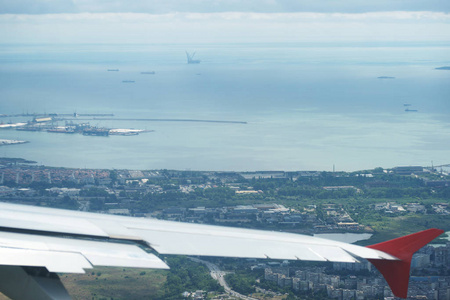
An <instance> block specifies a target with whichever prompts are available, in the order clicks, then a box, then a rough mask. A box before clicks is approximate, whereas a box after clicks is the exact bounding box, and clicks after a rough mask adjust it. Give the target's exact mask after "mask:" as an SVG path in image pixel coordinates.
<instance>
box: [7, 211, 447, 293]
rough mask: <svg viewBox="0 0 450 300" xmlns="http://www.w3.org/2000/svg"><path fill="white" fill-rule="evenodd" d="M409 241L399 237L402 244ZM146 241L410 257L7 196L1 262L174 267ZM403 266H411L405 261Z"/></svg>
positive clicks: (271, 252) (320, 256)
mask: <svg viewBox="0 0 450 300" xmlns="http://www.w3.org/2000/svg"><path fill="white" fill-rule="evenodd" d="M441 233H442V231H440V230H437V229H434V230H432V231H429V232H428V234H425V235H420V236H413V237H411V238H409V239H407V240H408V241H410V240H419V241H420V242H417V245H419V244H420V245H422V244H423V245H425V244H426V243H428V242H429V241H431V240H432V239H433V238H434V237H436V236H438V235H439V234H441ZM393 241H395V240H393ZM405 241H406V240H402V241H400V242H396V244H395V245H396V246H395V247H397V245H400V244H402V242H405ZM139 243H140V244H146V245H148V246H149V247H150V248H152V249H154V250H155V251H157V252H158V253H160V254H182V255H201V256H224V257H245V258H272V259H291V260H312V261H333V262H358V258H365V259H368V260H369V261H371V262H372V263H373V264H374V265H375V266H376V267H377V268H378V269H380V268H379V267H378V266H377V264H378V265H379V264H380V263H378V262H386V261H390V262H397V264H398V263H399V262H403V261H404V260H405V258H404V257H403V256H401V255H399V252H397V251H391V249H390V248H389V247H388V248H386V247H384V246H379V245H380V244H377V245H374V246H371V247H361V246H356V245H352V244H347V243H341V242H336V241H331V240H326V239H320V238H315V237H311V236H304V235H298V234H291V233H283V232H270V231H262V230H250V229H241V228H231V227H220V226H211V225H201V224H192V223H180V222H170V221H161V220H155V219H144V218H132V217H122V216H111V215H104V214H93V213H86V212H78V211H67V210H60V209H51V208H42V207H32V206H24V205H16V204H7V203H0V266H1V265H3V266H34V267H45V268H46V269H47V270H48V271H49V272H75V273H77V272H84V269H88V268H91V267H92V266H95V265H99V266H125V267H146V268H168V267H167V265H166V264H165V263H164V262H163V261H161V260H160V259H159V258H158V257H157V256H155V255H154V254H151V253H148V252H146V251H144V250H142V249H141V248H140V247H139V246H138V244H139ZM395 247H394V248H395ZM408 247H409V246H408ZM408 247H406V248H408ZM391 248H392V247H391ZM419 248H420V247H419ZM417 250H418V249H417ZM417 250H414V252H415V251H417ZM402 251H404V250H402ZM402 253H403V252H402ZM412 253H413V252H412ZM412 253H411V256H412ZM408 257H409V256H408ZM409 263H410V259H409ZM409 263H408V272H407V278H408V279H409ZM391 265H392V264H391ZM380 271H381V270H380ZM0 272H1V269H0ZM381 272H382V273H383V271H381ZM401 272H402V273H405V272H406V269H405V268H401ZM383 275H384V273H383ZM394 281H395V280H394ZM388 283H389V280H388ZM389 284H390V286H391V289H392V290H393V291H394V293H397V294H396V295H403V294H402V293H403V292H404V289H405V288H404V287H402V288H401V290H402V293H399V292H396V290H397V289H394V288H393V286H392V285H391V283H389ZM406 291H407V282H406ZM405 295H406V294H405ZM49 299H51V298H49Z"/></svg>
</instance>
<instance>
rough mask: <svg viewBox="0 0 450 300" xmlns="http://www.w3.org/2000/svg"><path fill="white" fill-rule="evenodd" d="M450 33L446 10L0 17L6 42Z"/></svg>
mask: <svg viewBox="0 0 450 300" xmlns="http://www.w3.org/2000/svg"><path fill="white" fill-rule="evenodd" d="M449 32H450V14H446V13H441V12H405V11H403V12H402V11H399V12H372V13H359V14H348V13H244V12H227V13H168V14H146V13H76V14H46V15H23V14H4V15H0V39H1V40H2V41H3V42H4V43H15V42H38V41H40V42H48V43H51V42H62V43H158V42H160V43H217V42H224V43H227V42H255V43H257V42H367V41H449V39H450V35H449Z"/></svg>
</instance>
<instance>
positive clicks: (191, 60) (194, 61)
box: [186, 51, 200, 64]
mask: <svg viewBox="0 0 450 300" xmlns="http://www.w3.org/2000/svg"><path fill="white" fill-rule="evenodd" d="M194 55H195V52H194V53H192V54H189V52H187V51H186V56H187V63H188V64H199V63H200V60H199V59H194Z"/></svg>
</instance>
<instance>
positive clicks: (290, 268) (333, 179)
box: [0, 158, 450, 300]
mask: <svg viewBox="0 0 450 300" xmlns="http://www.w3.org/2000/svg"><path fill="white" fill-rule="evenodd" d="M0 167H1V169H0V201H4V202H13V203H21V204H31V205H39V206H48V207H56V208H65V209H73V210H82V211H92V212H100V213H108V214H118V215H126V216H135V217H147V218H160V219H166V220H173V221H179V222H195V223H205V224H216V225H222V226H237V227H246V228H257V229H264V230H276V231H288V232H293V233H300V234H308V235H318V236H320V235H322V234H328V235H329V236H331V237H333V236H334V237H337V238H339V237H340V236H341V237H342V236H344V235H349V234H350V235H351V236H352V237H354V238H355V241H357V243H358V244H360V245H368V244H374V243H378V242H382V241H384V240H388V239H391V238H395V237H398V236H401V235H404V234H409V233H413V232H417V231H420V230H423V229H427V228H431V227H437V228H441V229H444V230H446V231H447V232H448V231H450V216H449V215H450V208H449V199H450V176H449V174H448V172H447V170H448V166H433V167H420V166H409V167H394V168H392V169H383V168H376V169H373V170H364V171H359V172H318V171H298V172H283V171H270V172H269V171H267V172H201V171H176V170H94V169H68V168H52V167H46V166H39V165H37V164H36V163H35V162H32V161H28V160H26V159H20V158H17V159H12V158H0ZM328 238H330V237H328ZM165 259H166V260H171V263H170V265H171V266H172V269H171V270H170V271H159V272H165V273H157V272H156V273H152V271H146V272H144V271H143V272H141V273H140V274H141V276H150V277H149V278H150V279H149V280H151V278H152V277H151V276H156V275H158V276H160V277H161V278H162V279H161V283H160V285H159V286H158V291H157V292H155V291H153V293H156V294H152V295H153V296H152V297H153V299H238V298H241V299H348V300H350V299H361V300H362V299H394V297H393V295H392V293H391V291H390V289H389V287H388V285H387V284H386V282H385V281H384V279H383V278H382V276H381V275H380V274H379V273H378V271H377V270H376V269H375V268H374V267H373V266H372V265H371V264H370V263H368V262H367V261H361V263H356V264H354V263H317V262H302V261H276V260H269V259H267V260H253V259H231V258H205V257H197V258H191V257H189V258H184V257H178V258H177V257H167V258H165ZM192 264H194V265H195V266H196V267H192ZM174 265H179V267H173V266H174ZM183 266H184V267H183ZM187 266H190V267H189V269H194V270H195V271H189V272H187V271H186V270H187V269H188V267H187ZM124 271H125V270H124ZM105 272H107V271H106V269H104V270H102V272H97V273H96V274H94V272H93V273H92V275H91V279H95V280H94V281H95V282H97V285H98V282H99V281H98V280H99V278H102V276H103V278H106V277H105V275H104V274H105ZM99 273H103V275H99ZM144 274H145V275H144ZM74 276H75V275H74ZM67 278H68V279H67V280H69V279H70V278H71V277H67ZM105 280H106V279H105ZM72 283H73V282H72ZM77 284H80V285H83V284H85V285H86V286H85V289H87V290H88V291H89V293H90V296H91V297H92V298H93V299H103V298H104V299H122V298H121V297H123V298H126V297H128V298H133V297H134V298H139V297H140V296H139V295H140V294H139V293H145V292H146V291H145V287H142V289H143V290H142V291H136V290H134V291H132V292H134V293H135V294H131V295H134V296H120V295H117V294H116V295H108V291H107V289H104V290H103V292H99V291H98V290H95V291H94V290H93V287H92V286H90V285H89V281H79V282H78V283H77ZM103 284H107V281H105V282H103ZM124 285H126V283H125V284H124ZM125 290H126V288H125ZM150 298H151V297H150ZM408 299H450V241H449V240H448V239H447V237H446V236H443V237H441V238H440V239H438V240H437V241H435V242H434V243H432V244H430V245H428V246H426V247H424V248H422V249H421V250H419V251H418V252H417V253H416V254H415V255H414V257H413V261H412V276H411V279H410V287H409V292H408Z"/></svg>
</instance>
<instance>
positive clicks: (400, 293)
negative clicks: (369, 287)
mask: <svg viewBox="0 0 450 300" xmlns="http://www.w3.org/2000/svg"><path fill="white" fill-rule="evenodd" d="M442 233H444V231H443V230H441V229H435V228H432V229H428V230H424V231H420V232H417V233H413V234H410V235H406V236H403V237H399V238H396V239H393V240H389V241H386V242H382V243H379V244H375V245H370V246H368V248H371V249H376V250H380V251H383V252H385V253H388V254H390V255H392V256H395V257H397V258H398V260H384V259H368V261H370V262H371V263H372V264H373V265H374V266H375V267H376V268H377V269H378V271H380V273H381V274H382V275H383V277H384V279H386V281H387V283H388V284H389V287H390V288H391V290H392V293H394V295H395V296H396V297H400V298H406V297H407V295H408V283H409V271H410V268H411V259H412V256H413V254H414V253H415V252H416V251H418V250H419V249H420V248H422V247H423V246H425V245H426V244H428V243H429V242H431V241H432V240H433V239H435V238H437V237H438V236H439V235H441V234H442Z"/></svg>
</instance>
